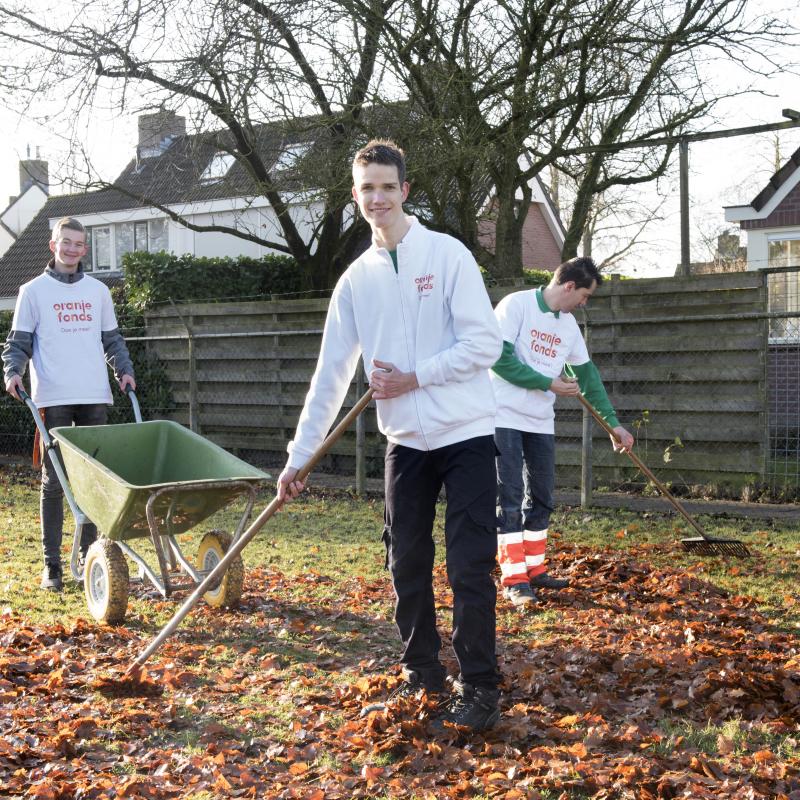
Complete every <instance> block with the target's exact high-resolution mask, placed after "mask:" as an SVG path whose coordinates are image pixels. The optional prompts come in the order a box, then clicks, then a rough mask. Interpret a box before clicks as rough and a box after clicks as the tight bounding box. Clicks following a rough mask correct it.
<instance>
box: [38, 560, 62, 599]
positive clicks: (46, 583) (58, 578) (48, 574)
mask: <svg viewBox="0 0 800 800" xmlns="http://www.w3.org/2000/svg"><path fill="white" fill-rule="evenodd" d="M40 586H41V587H42V589H47V590H49V591H51V592H60V591H61V590H62V589H63V588H64V577H63V574H62V572H61V564H45V565H44V570H43V571H42V582H41V584H40Z"/></svg>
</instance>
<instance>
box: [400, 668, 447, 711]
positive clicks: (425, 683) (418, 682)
mask: <svg viewBox="0 0 800 800" xmlns="http://www.w3.org/2000/svg"><path fill="white" fill-rule="evenodd" d="M446 691H447V690H446V688H445V684H444V680H443V679H442V678H440V679H438V680H435V679H432V678H427V679H426V678H423V677H422V675H421V674H420V673H419V672H417V671H416V670H413V669H406V668H405V667H403V672H402V680H401V682H400V684H399V685H398V686H397V688H396V689H395V690H394V691H393V692H392V693H391V694H390V695H389V702H390V703H391V702H392V700H397V699H398V698H399V697H405V698H420V697H422V694H423V692H424V693H425V694H427V696H428V698H429V699H431V700H434V701H438V700H439V699H440V698H441V695H443V694H444V693H445V692H446Z"/></svg>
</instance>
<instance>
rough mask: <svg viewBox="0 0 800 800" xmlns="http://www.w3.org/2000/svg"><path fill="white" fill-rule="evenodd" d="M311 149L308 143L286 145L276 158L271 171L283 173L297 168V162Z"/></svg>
mask: <svg viewBox="0 0 800 800" xmlns="http://www.w3.org/2000/svg"><path fill="white" fill-rule="evenodd" d="M310 149H311V143H310V142H298V143H297V144H289V145H287V146H286V147H285V148H284V150H283V152H282V153H281V154H280V155H279V156H278V160H277V161H276V162H275V164H274V166H273V167H272V169H273V170H274V171H275V172H283V171H284V170H287V169H292V168H293V167H295V166H297V162H298V161H299V160H300V159H301V158H302V157H303V156H304V155H305V154H306V153H307V152H308V151H309V150H310Z"/></svg>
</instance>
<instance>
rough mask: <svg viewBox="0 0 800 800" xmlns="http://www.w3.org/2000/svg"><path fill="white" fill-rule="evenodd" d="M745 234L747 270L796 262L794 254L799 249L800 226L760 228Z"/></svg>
mask: <svg viewBox="0 0 800 800" xmlns="http://www.w3.org/2000/svg"><path fill="white" fill-rule="evenodd" d="M746 234H747V269H748V270H755V269H763V268H765V267H783V266H788V264H789V263H792V264H796V263H798V261H797V258H796V256H795V254H796V253H797V251H798V250H800V227H781V228H777V227H776V228H761V229H759V230H750V231H746ZM770 245H772V247H770ZM787 251H788V252H787ZM789 254H790V257H789V260H788V261H787V255H789Z"/></svg>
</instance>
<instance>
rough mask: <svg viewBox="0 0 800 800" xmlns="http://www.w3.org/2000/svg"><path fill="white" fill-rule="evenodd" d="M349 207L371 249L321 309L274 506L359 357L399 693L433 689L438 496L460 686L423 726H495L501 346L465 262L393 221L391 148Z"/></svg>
mask: <svg viewBox="0 0 800 800" xmlns="http://www.w3.org/2000/svg"><path fill="white" fill-rule="evenodd" d="M353 184H354V185H353V197H354V199H355V200H356V203H357V204H358V208H359V210H360V212H361V214H362V215H363V216H364V219H365V220H366V221H367V222H368V223H369V225H370V228H371V229H372V244H371V246H370V248H369V249H368V250H367V251H366V252H365V253H364V254H363V255H362V256H360V257H359V258H358V259H356V260H355V261H354V262H353V264H351V266H350V267H349V268H348V269H347V270H346V271H345V273H344V274H343V275H342V277H341V279H340V280H339V282H338V283H337V285H336V288H335V289H334V292H333V296H332V297H331V302H330V306H329V308H328V316H327V320H326V323H325V333H324V335H323V339H322V347H321V351H320V355H319V361H318V363H317V368H316V371H315V373H314V377H313V379H312V381H311V386H310V389H309V392H308V396H307V397H306V401H305V406H304V408H303V412H302V414H301V416H300V421H299V424H298V427H297V432H296V434H295V438H294V441H293V442H292V443H291V444H290V446H289V453H290V455H289V460H288V463H287V465H286V468H285V469H284V471H283V473H282V474H281V476H280V478H279V487H278V496H279V497H280V498H287V499H288V498H291V497H296V496H297V494H298V493H299V492H300V491H302V489H303V488H304V483H303V481H301V480H298V479H297V472H298V468H299V467H300V466H301V465H302V464H303V463H304V462H305V460H306V459H307V458H308V455H309V454H310V453H311V452H312V451H313V450H314V448H315V447H317V445H318V444H319V442H320V441H322V438H323V436H324V435H325V432H326V431H327V430H328V428H329V427H330V425H331V423H332V422H333V420H334V418H335V416H336V414H337V412H338V410H339V408H340V406H341V404H342V401H343V400H344V398H345V395H346V393H347V391H348V389H349V386H350V380H351V377H352V375H353V372H354V370H355V367H356V362H357V360H358V357H359V354H362V355H363V361H364V366H365V368H366V371H367V372H368V373H369V376H370V387H371V388H372V389H373V390H374V397H375V399H376V401H377V411H378V425H379V427H380V430H381V432H382V433H384V434H385V436H386V437H387V439H388V445H387V449H386V470H385V480H386V511H385V520H386V525H385V531H384V541H385V544H386V551H387V563H388V566H389V569H390V570H391V575H392V583H393V586H394V591H395V595H396V606H395V621H396V623H397V627H398V630H399V632H400V637H401V639H402V642H403V653H402V656H401V664H402V667H403V677H404V681H403V683H402V684H401V686H400V689H399V692H400V693H401V694H407V695H413V694H417V693H421V692H423V691H424V692H427V694H428V696H429V697H430V696H432V695H434V694H437V693H440V692H444V691H445V687H446V683H445V670H444V667H443V666H442V664H441V662H440V660H439V650H440V648H441V640H440V638H439V634H438V632H437V630H436V612H435V605H434V595H433V574H432V573H433V564H434V544H433V537H432V530H433V521H434V517H435V513H436V500H437V498H438V496H439V492H440V490H441V489H442V487H443V486H444V488H445V490H446V493H447V510H446V518H445V540H446V547H447V573H448V577H449V579H450V585H451V586H452V589H453V649H454V650H455V654H456V657H457V659H458V664H459V669H460V675H459V676H458V679H457V680H456V681H455V683H454V686H455V694H454V695H453V697H452V698H451V700H450V702H449V703H448V704H447V707H446V708H445V711H444V714H443V716H442V717H441V719H440V720H438V721H437V723H436V724H438V725H439V726H442V725H443V724H444V722H451V723H453V724H455V725H460V726H464V727H466V728H468V729H471V730H475V731H477V730H483V729H485V728H489V727H491V726H492V725H494V724H495V723H496V722H497V720H498V718H499V715H500V712H499V707H498V700H499V692H498V689H497V684H498V679H499V675H498V671H497V663H496V658H495V598H496V589H495V585H494V582H493V580H492V575H491V573H492V569H493V567H494V563H495V551H496V537H495V520H494V495H495V465H494V439H493V435H494V409H495V403H494V397H493V394H492V387H491V383H490V380H489V374H488V369H489V367H491V366H492V364H494V363H495V361H497V358H498V356H499V355H500V351H501V347H502V342H501V339H500V331H499V329H498V326H497V321H496V320H495V317H494V314H493V313H492V307H491V303H490V302H489V298H488V295H487V294H486V289H485V287H484V284H483V280H482V278H481V275H480V271H479V270H478V266H477V264H476V263H475V260H474V258H473V257H472V256H471V255H470V253H469V251H468V250H467V249H466V248H465V247H464V246H463V245H462V244H460V243H459V242H458V241H456V240H455V239H453V238H451V237H449V236H446V235H444V234H441V233H435V232H433V231H430V230H427V229H426V228H424V227H423V226H422V225H420V224H419V223H418V222H417V220H416V219H414V218H412V217H407V216H405V214H404V213H403V205H402V204H403V201H404V200H405V199H406V197H407V195H408V190H409V185H408V183H407V182H406V179H405V163H404V158H403V153H402V151H401V150H400V149H399V148H398V147H397V146H396V145H394V144H393V143H392V142H386V141H373V142H370V143H369V144H368V145H367V146H366V147H364V148H362V149H361V150H360V151H359V152H358V153H357V154H356V157H355V159H354V162H353Z"/></svg>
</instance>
